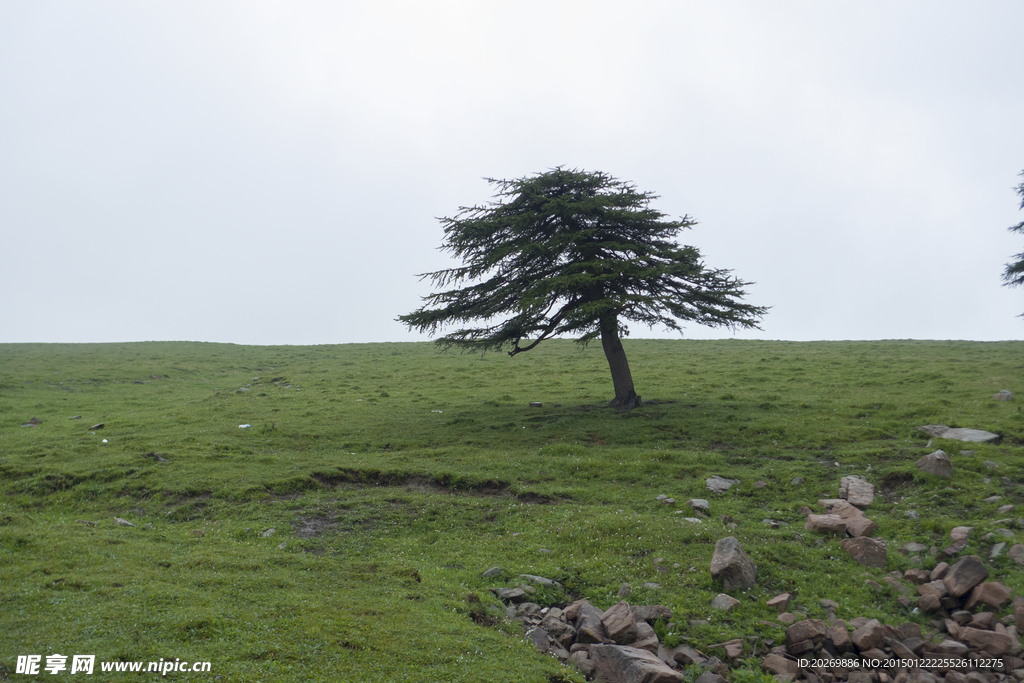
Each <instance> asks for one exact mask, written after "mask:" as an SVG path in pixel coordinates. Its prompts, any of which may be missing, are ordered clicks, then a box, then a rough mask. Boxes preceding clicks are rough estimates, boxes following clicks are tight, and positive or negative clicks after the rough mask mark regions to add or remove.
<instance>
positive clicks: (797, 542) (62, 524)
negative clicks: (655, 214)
mask: <svg viewBox="0 0 1024 683" xmlns="http://www.w3.org/2000/svg"><path fill="white" fill-rule="evenodd" d="M630 353H631V356H632V358H633V359H634V363H635V364H636V366H637V367H639V368H657V369H658V371H657V372H651V373H649V374H650V385H649V387H648V389H649V396H650V398H651V399H653V400H652V401H651V402H650V403H649V404H647V405H645V406H644V407H643V408H642V409H639V410H636V411H633V412H632V413H630V414H618V413H614V412H612V411H608V410H606V409H603V408H601V407H600V406H599V405H598V400H597V394H600V393H601V391H600V387H599V386H598V387H597V388H596V389H594V388H590V387H588V385H597V384H599V382H600V379H601V378H603V377H604V376H605V374H606V372H607V371H606V369H605V367H604V359H603V358H602V356H601V354H600V352H597V351H591V350H588V349H580V348H578V347H576V346H574V345H573V344H572V343H571V342H569V341H564V340H552V341H551V342H549V343H548V344H545V345H544V346H543V347H541V348H538V349H537V350H536V351H535V352H534V354H535V358H534V359H533V362H532V363H531V364H530V366H529V367H527V368H518V369H517V368H514V367H511V366H510V364H509V363H508V362H507V361H506V360H505V359H502V358H499V357H495V356H492V355H488V356H484V357H480V356H470V355H463V356H456V355H450V354H438V353H436V352H435V351H434V348H433V347H432V345H430V344H366V345H364V344H359V345H344V346H317V347H244V346H233V345H222V344H183V343H182V344H177V343H145V344H95V345H94V344H83V345H34V344H12V345H2V346H0V585H2V586H3V587H4V591H3V595H2V596H0V632H2V633H4V634H5V639H6V640H5V642H6V643H7V650H6V652H7V653H8V654H6V655H2V656H0V664H2V665H3V666H5V667H7V668H8V669H9V670H11V671H13V669H14V661H13V659H12V658H13V656H15V655H17V654H18V653H21V654H29V653H37V654H50V653H54V652H60V653H67V652H79V653H86V652H88V653H95V654H96V655H97V658H98V659H106V660H112V659H117V658H119V657H121V658H124V659H127V660H140V661H141V660H153V661H156V660H158V659H160V658H166V657H167V656H168V655H173V656H175V657H180V658H181V659H189V660H201V661H205V660H209V661H211V662H212V663H213V667H214V671H213V675H215V676H216V675H222V676H223V677H224V678H225V679H231V680H239V681H263V680H275V681H333V680H338V678H339V676H340V677H341V679H342V680H346V679H348V680H369V681H378V680H379V681H424V680H438V681H441V680H444V681H447V680H463V681H480V682H481V683H482V682H483V681H509V682H510V683H511V682H512V681H516V682H518V681H537V682H538V683H540V682H544V681H549V680H574V681H581V680H582V679H581V678H580V677H579V675H578V673H573V672H572V670H571V669H569V668H567V667H563V666H562V665H561V664H559V663H558V662H557V661H556V660H554V659H553V658H551V657H545V656H542V655H540V654H539V653H537V652H536V651H534V650H533V649H532V648H531V647H530V645H529V644H528V643H527V642H525V641H524V640H523V638H522V634H521V633H519V632H517V630H516V628H515V627H514V626H512V625H510V624H508V623H507V622H504V621H503V620H501V619H500V615H499V612H500V610H501V608H500V606H499V604H498V602H497V599H496V598H495V597H494V595H493V594H492V593H491V591H490V589H491V588H495V587H499V586H503V585H512V584H514V583H516V581H515V577H518V575H519V574H521V573H528V574H537V575H540V576H546V577H548V578H552V579H555V580H558V581H560V582H561V583H562V584H563V585H565V587H566V593H565V595H564V596H562V595H556V594H552V595H547V594H545V591H538V595H539V596H540V598H539V599H540V600H543V601H544V602H545V603H546V604H547V603H555V602H557V601H559V600H563V599H566V600H567V599H569V598H577V597H586V598H588V599H590V600H591V601H592V602H593V603H594V604H595V605H597V606H599V607H602V608H607V607H609V606H610V605H611V604H613V603H614V602H616V601H617V600H618V598H617V597H616V592H617V590H618V587H619V585H620V584H621V583H623V582H628V583H630V584H631V585H632V586H633V587H634V591H633V595H632V597H631V601H633V602H636V603H638V604H642V603H647V604H663V605H666V606H668V607H670V608H671V609H672V610H673V616H672V619H671V621H672V622H674V623H675V624H676V627H675V628H674V629H672V630H667V625H661V626H656V629H659V630H660V629H662V628H664V629H666V630H665V633H664V636H663V637H664V639H665V641H666V642H667V643H669V644H678V643H679V642H687V643H689V644H691V645H692V646H694V647H696V648H699V649H707V648H708V647H709V646H710V645H712V644H715V643H721V642H724V641H726V640H730V639H732V638H738V637H742V638H747V637H748V636H753V635H757V636H760V641H759V642H763V641H764V640H769V639H770V640H773V641H775V642H781V641H782V639H783V638H784V635H783V634H784V631H783V628H782V625H781V623H780V624H779V625H778V626H771V625H766V624H765V623H764V622H768V624H772V623H773V622H774V620H775V616H776V615H774V614H773V613H772V612H771V611H770V610H768V609H767V607H766V606H765V605H764V602H765V600H767V599H768V598H770V597H772V596H774V595H776V594H778V593H781V592H789V593H791V594H792V595H793V599H792V601H791V607H790V609H791V610H804V613H806V614H807V615H808V616H810V617H816V618H823V617H824V616H825V611H824V610H823V608H821V606H820V600H821V599H822V598H828V599H831V600H835V601H836V602H838V603H839V605H840V610H839V613H838V614H837V616H839V617H842V618H845V619H850V618H853V617H857V616H866V617H869V618H870V617H876V618H879V619H881V620H883V621H885V622H886V623H896V624H898V623H901V622H903V621H908V620H911V621H913V620H916V621H919V622H921V623H922V625H923V626H925V627H927V624H928V622H927V619H925V618H924V617H921V616H916V615H913V614H911V613H909V612H908V611H906V610H904V609H902V608H900V607H899V606H898V604H897V603H896V602H895V600H894V599H893V596H892V595H890V594H888V593H885V594H880V593H878V592H877V591H875V590H874V589H872V588H871V587H870V586H868V585H866V584H865V583H864V581H865V579H866V578H867V577H865V576H864V574H865V570H864V568H862V567H860V566H858V565H855V564H853V563H852V562H850V561H849V558H848V557H847V556H846V554H845V553H844V551H843V550H842V548H841V547H840V545H839V543H838V542H837V541H836V540H832V539H826V538H823V537H822V538H817V537H815V536H813V535H811V534H808V533H807V532H805V531H804V529H803V519H802V517H801V515H800V513H799V508H800V507H801V506H802V505H807V506H810V507H812V508H814V507H815V506H816V501H817V500H818V499H819V498H831V497H834V496H835V495H836V492H837V489H838V485H839V479H840V478H841V477H842V476H844V475H846V474H861V475H864V476H866V477H867V478H868V479H869V481H871V482H872V483H874V484H875V486H876V488H877V490H878V491H877V498H876V501H875V503H874V504H873V505H872V507H871V508H870V509H869V511H868V514H869V516H870V517H871V518H872V519H873V520H875V521H876V522H877V523H878V524H879V527H880V529H879V534H880V535H881V536H883V537H884V538H885V539H886V540H887V541H888V542H889V547H890V548H899V547H901V546H902V545H904V544H906V543H907V542H910V541H915V542H920V543H924V544H925V545H928V546H932V545H934V546H937V547H944V546H945V545H948V538H949V530H950V529H951V528H952V527H953V526H958V525H961V524H963V525H968V526H974V527H976V529H977V534H976V535H975V534H973V533H972V536H971V544H970V545H969V546H968V549H967V552H972V553H975V554H978V555H980V556H982V557H987V556H988V553H989V552H990V551H991V548H992V545H994V544H995V543H996V542H1001V541H1002V540H1004V538H1003V536H1002V535H1001V534H997V536H998V538H993V539H988V540H986V539H985V538H984V534H987V533H988V532H994V531H995V529H996V528H997V527H1003V528H1006V527H1008V528H1010V529H1011V531H1013V532H1014V533H1015V534H1016V538H1014V539H1005V540H1008V541H1010V543H1011V544H1012V543H1014V542H1020V541H1024V538H1022V535H1024V534H1022V533H1021V532H1020V531H1019V530H1018V529H1017V527H1016V526H1015V525H1014V524H1013V523H1009V524H1000V525H996V524H994V520H995V519H997V515H996V513H995V510H996V508H997V507H998V505H1002V504H1005V503H1014V504H1017V505H1022V504H1024V499H1022V497H1021V493H1020V491H1021V490H1022V489H1021V488H1020V487H1019V486H1010V487H1007V486H1005V485H1004V484H1003V477H1006V478H1008V479H1009V480H1010V481H1011V483H1012V484H1020V483H1022V482H1024V458H1022V457H1021V456H1022V455H1024V452H1022V444H1024V418H1022V414H1021V412H1020V411H1019V409H1018V401H1006V402H1004V401H992V400H990V399H989V396H990V395H991V394H993V393H994V392H995V391H997V390H999V389H1009V390H1012V391H1014V392H1015V393H1018V395H1019V394H1020V393H1022V390H1021V389H1020V387H1019V386H1018V385H1017V384H1016V383H1017V382H1019V380H1020V377H1021V372H1020V370H1021V362H1020V358H1021V357H1024V344H1022V343H1020V342H1005V343H991V344H990V343H986V344H980V343H967V342H913V341H902V342H897V341H889V342H827V343H826V342H821V343H788V342H739V341H707V342H697V341H634V342H631V343H630ZM154 376H155V377H154ZM135 380H139V382H141V383H136V382H135ZM581 387H582V388H581ZM241 389H248V391H241V392H240V390H241ZM239 392H240V393H239ZM384 392H386V393H387V394H388V396H387V397H383V396H382V395H381V394H382V393H384ZM261 394H263V395H261ZM369 398H379V399H380V400H379V401H378V402H376V403H370V402H369V401H368V399H369ZM360 399H362V400H360ZM531 401H541V402H543V407H541V408H531V407H529V405H528V404H529V403H530V402H531ZM762 403H770V404H771V406H772V407H771V409H769V410H764V409H762V408H760V406H761V404H762ZM74 416H81V417H80V418H79V419H70V418H72V417H74ZM32 417H38V418H39V419H40V421H41V422H40V423H39V424H38V426H36V427H22V426H21V425H23V424H26V423H28V421H29V419H30V418H32ZM100 422H102V423H104V424H105V426H104V428H103V429H99V430H90V429H89V427H90V426H92V425H95V424H97V423H100ZM930 423H943V424H948V425H950V426H963V427H978V428H982V429H988V430H989V431H993V432H996V433H999V434H1001V435H1002V437H1003V439H1002V442H1001V443H999V444H982V445H977V446H973V445H972V446H971V447H969V448H967V447H965V448H963V449H960V448H959V445H958V444H957V443H955V442H942V443H940V444H937V445H935V446H933V447H932V448H931V450H933V449H934V448H935V447H942V448H944V449H945V450H946V452H947V453H950V454H951V458H952V459H953V463H954V468H955V474H954V477H952V478H950V479H944V480H939V479H935V478H931V477H924V476H919V474H918V472H917V470H916V468H915V467H914V462H915V461H916V460H917V458H919V457H921V455H923V454H925V453H927V452H928V451H929V450H930V449H928V448H926V443H927V437H926V436H925V435H924V434H923V433H921V432H918V431H917V430H916V429H915V427H916V426H917V425H921V424H930ZM243 424H250V425H252V427H248V428H244V429H240V428H239V425H243ZM269 425H273V427H272V428H264V427H265V426H269ZM103 439H106V440H107V442H106V443H103V441H102V440H103ZM968 450H971V451H974V454H973V455H967V454H965V453H964V452H963V451H968ZM156 456H159V457H156ZM713 474H721V475H723V476H728V477H731V478H736V479H739V480H740V484H738V485H736V486H734V487H733V488H732V489H730V490H729V492H727V493H725V494H722V495H713V494H711V493H710V492H708V491H707V490H706V489H705V487H704V481H703V480H704V479H705V478H707V477H709V476H711V475H713ZM795 477H801V478H803V480H804V482H803V483H802V484H799V485H796V484H791V482H792V480H793V479H794V478H795ZM758 481H764V482H765V485H764V486H762V487H756V486H754V484H755V483H756V482H758ZM658 494H665V495H668V496H671V497H673V498H675V499H676V501H677V503H676V504H675V505H664V504H662V503H660V502H658V501H656V500H655V497H656V496H657V495H658ZM993 494H999V495H1001V496H1003V500H1002V501H1000V502H999V503H984V502H983V501H984V499H985V498H988V497H989V496H992V495H993ZM689 498H706V499H709V501H710V504H711V515H710V516H709V517H707V518H704V519H703V521H701V522H698V523H694V522H684V521H683V519H682V518H683V517H686V516H690V510H689V508H688V507H687V506H686V501H687V500H688V499H689ZM676 510H683V511H685V512H686V514H676ZM910 510H914V511H916V512H917V513H919V515H920V519H919V520H917V519H912V518H910V517H908V516H907V512H908V511H910ZM726 514H727V515H729V516H731V517H732V518H733V519H735V520H736V522H737V524H738V527H737V528H736V529H726V528H725V527H724V526H722V523H721V522H720V518H721V516H722V515H726ZM115 517H118V518H121V519H125V520H127V521H129V522H131V523H132V524H134V526H132V527H126V526H121V525H119V524H118V523H116V522H115V521H114V518H115ZM766 517H771V518H774V519H777V520H779V521H781V522H783V524H782V525H781V526H779V527H778V528H771V527H769V526H767V525H765V524H763V523H762V521H761V520H762V519H764V518H766ZM79 520H81V521H79ZM147 525H150V526H149V527H147ZM271 530H273V531H271ZM726 534H728V535H734V536H736V537H737V538H738V539H739V540H740V542H741V544H742V545H743V547H744V549H745V551H746V552H747V554H748V555H750V557H751V558H752V559H753V560H754V562H755V563H757V565H758V585H757V586H756V587H755V588H754V589H751V590H750V591H748V592H747V593H746V594H742V595H737V596H735V597H737V598H738V599H740V600H742V602H743V606H742V609H739V610H736V611H734V612H730V613H711V611H710V610H709V609H708V607H707V605H708V602H709V601H710V600H711V599H712V598H713V597H714V596H715V595H716V594H717V593H718V592H720V590H721V588H720V586H717V585H715V584H714V582H712V581H711V579H710V576H709V573H708V565H709V562H710V557H711V553H712V552H713V549H714V544H715V541H716V540H717V539H719V538H721V537H722V536H723V535H726ZM656 560H660V561H656ZM920 561H921V565H920V566H923V567H925V568H930V567H931V566H934V557H932V556H929V555H928V554H927V553H924V554H922V557H921V560H920ZM495 565H499V566H501V567H502V569H503V570H504V573H503V575H502V577H500V578H498V579H494V580H488V579H484V578H482V577H481V573H482V572H483V571H484V570H486V569H488V568H490V567H492V566H495ZM677 565H678V566H677ZM913 566H918V565H917V564H916V563H915V562H914V561H913V560H912V559H911V558H909V557H905V556H903V555H902V554H900V553H898V552H895V551H891V552H890V554H889V565H888V566H887V567H886V568H885V569H884V570H869V571H868V572H867V573H868V574H869V575H870V577H871V578H872V579H873V580H875V581H877V582H879V583H882V577H884V576H885V573H886V572H889V571H894V570H899V571H903V570H905V569H909V568H910V567H913ZM988 566H989V569H990V571H991V572H992V579H993V580H998V581H1001V582H1003V583H1005V584H1006V585H1008V586H1010V587H1011V588H1012V589H1014V591H1015V592H1017V593H1021V592H1024V576H1022V574H1021V573H1020V571H1019V570H1018V568H1017V567H1016V565H1014V564H1013V563H1012V562H1011V561H1008V560H1006V559H1003V560H999V561H996V562H991V563H988ZM691 568H692V570H691ZM646 582H651V583H654V584H657V585H658V587H657V588H654V587H648V588H642V586H643V584H644V583H646ZM470 594H473V595H475V596H476V598H477V600H475V601H474V600H470V599H469V598H468V597H467V596H469V595H470ZM488 619H498V620H499V621H498V623H496V624H494V625H490V626H488V625H486V624H487V622H488ZM691 620H703V621H706V622H707V623H706V624H704V625H694V626H691V625H690V622H691ZM659 635H662V633H660V632H659ZM683 638H685V639H686V640H685V641H683V640H682V639H683ZM5 658H6V659H5ZM0 670H2V669H0ZM339 672H344V673H341V674H339Z"/></svg>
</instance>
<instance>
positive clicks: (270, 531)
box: [263, 527, 277, 538]
mask: <svg viewBox="0 0 1024 683" xmlns="http://www.w3.org/2000/svg"><path fill="white" fill-rule="evenodd" d="M276 533H277V529H275V528H274V527H270V528H269V529H267V530H266V531H264V532H263V538H270V537H271V536H273V535H274V534H276Z"/></svg>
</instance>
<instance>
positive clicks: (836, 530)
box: [804, 514, 846, 537]
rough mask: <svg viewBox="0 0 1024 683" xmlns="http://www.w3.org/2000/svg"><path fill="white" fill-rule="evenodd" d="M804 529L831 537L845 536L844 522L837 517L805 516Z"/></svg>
mask: <svg viewBox="0 0 1024 683" xmlns="http://www.w3.org/2000/svg"><path fill="white" fill-rule="evenodd" d="M804 529H805V530H807V531H818V532H820V533H823V534H831V535H833V536H844V537H845V536H846V522H845V521H844V520H843V518H842V517H840V516H839V515H831V514H830V515H807V522H806V523H805V524H804Z"/></svg>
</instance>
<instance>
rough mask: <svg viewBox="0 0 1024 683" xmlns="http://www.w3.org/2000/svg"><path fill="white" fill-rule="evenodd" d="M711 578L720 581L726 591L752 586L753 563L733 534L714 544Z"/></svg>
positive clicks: (753, 580) (755, 567)
mask: <svg viewBox="0 0 1024 683" xmlns="http://www.w3.org/2000/svg"><path fill="white" fill-rule="evenodd" d="M711 578H713V579H715V580H716V581H721V582H722V587H723V588H724V589H725V590H727V591H732V590H744V589H747V588H753V587H754V584H755V582H756V580H757V565H756V564H754V563H753V562H752V561H751V560H750V558H749V557H747V554H746V553H745V552H743V548H741V547H740V542H739V541H737V540H736V539H735V538H734V537H733V536H726V537H725V538H723V539H721V540H720V541H718V543H716V544H715V554H714V555H713V556H712V557H711Z"/></svg>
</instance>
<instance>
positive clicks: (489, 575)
mask: <svg viewBox="0 0 1024 683" xmlns="http://www.w3.org/2000/svg"><path fill="white" fill-rule="evenodd" d="M480 576H482V577H484V578H485V579H493V578H494V577H496V576H501V567H491V568H490V569H488V570H487V571H485V572H484V573H483V574H481V575H480Z"/></svg>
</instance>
